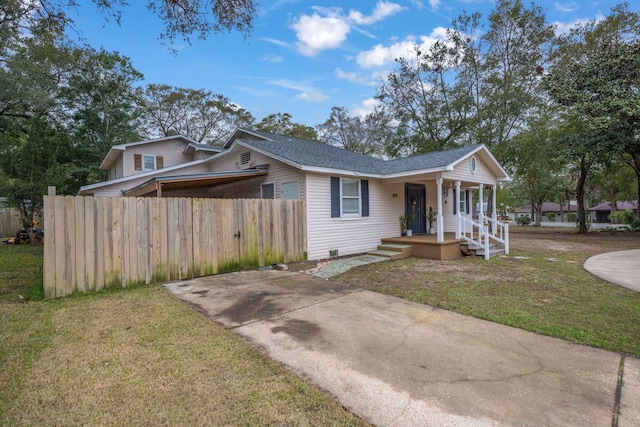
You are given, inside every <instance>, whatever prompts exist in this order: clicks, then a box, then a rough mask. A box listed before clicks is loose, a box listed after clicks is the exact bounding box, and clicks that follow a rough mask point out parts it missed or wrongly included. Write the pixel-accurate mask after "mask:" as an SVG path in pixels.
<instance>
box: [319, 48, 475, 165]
mask: <svg viewBox="0 0 640 427" xmlns="http://www.w3.org/2000/svg"><path fill="white" fill-rule="evenodd" d="M460 60H461V58H460V55H458V51H456V50H455V49H452V48H451V47H450V45H449V44H448V43H445V42H441V41H438V42H435V43H434V44H433V45H431V46H430V47H429V48H428V49H427V50H426V51H423V48H422V47H418V46H416V47H415V49H414V57H413V58H411V59H409V58H406V57H401V58H398V59H396V62H397V64H398V70H397V71H396V72H394V73H391V74H389V76H388V77H387V79H386V81H385V82H384V83H383V85H382V86H381V87H379V88H378V93H377V98H378V99H379V100H380V101H382V102H383V103H384V104H385V105H386V108H387V109H388V110H389V111H390V112H391V114H392V115H393V116H394V117H395V119H396V121H397V127H398V129H399V132H400V133H401V134H402V135H405V137H404V138H401V139H398V140H396V141H395V142H396V144H401V145H400V146H399V147H395V148H394V149H392V150H391V151H396V152H403V153H405V154H409V155H415V154H421V153H427V152H430V151H436V150H442V149H444V148H452V147H455V146H456V145H457V144H458V142H459V138H460V137H461V135H462V134H463V133H464V131H465V129H466V126H467V123H468V119H469V115H470V107H471V99H470V98H469V88H468V87H467V86H466V84H467V81H465V80H464V79H462V78H461V76H460V75H459V73H460V71H461V68H460ZM333 113H334V112H333V110H332V116H336V117H335V118H334V121H335V119H336V118H338V119H339V117H337V114H336V115H334V114H333ZM329 120H332V118H330V119H329Z"/></svg>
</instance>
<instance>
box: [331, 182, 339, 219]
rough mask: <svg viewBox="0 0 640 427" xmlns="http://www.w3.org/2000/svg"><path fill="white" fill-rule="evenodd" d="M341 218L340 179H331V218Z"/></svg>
mask: <svg viewBox="0 0 640 427" xmlns="http://www.w3.org/2000/svg"><path fill="white" fill-rule="evenodd" d="M339 217H340V178H338V177H337V176H332V177H331V218H339Z"/></svg>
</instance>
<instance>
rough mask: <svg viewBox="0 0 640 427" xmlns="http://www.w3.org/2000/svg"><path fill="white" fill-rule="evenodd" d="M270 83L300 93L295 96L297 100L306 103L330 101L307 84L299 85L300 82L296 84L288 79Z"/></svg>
mask: <svg viewBox="0 0 640 427" xmlns="http://www.w3.org/2000/svg"><path fill="white" fill-rule="evenodd" d="M269 83H270V84H272V85H276V86H280V87H283V88H286V89H291V90H294V91H298V92H300V93H299V94H297V95H296V96H295V98H296V99H302V100H304V101H315V102H322V101H326V100H327V99H329V97H328V96H327V95H325V94H323V93H322V92H320V91H319V90H318V89H316V88H314V87H312V86H309V85H307V84H305V83H299V82H295V81H292V80H287V79H279V80H271V81H270V82H269Z"/></svg>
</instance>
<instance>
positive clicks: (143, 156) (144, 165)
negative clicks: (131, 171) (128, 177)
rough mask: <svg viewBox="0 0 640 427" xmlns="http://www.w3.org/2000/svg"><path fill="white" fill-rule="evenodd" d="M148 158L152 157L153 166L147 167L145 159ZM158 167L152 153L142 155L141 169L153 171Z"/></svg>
mask: <svg viewBox="0 0 640 427" xmlns="http://www.w3.org/2000/svg"><path fill="white" fill-rule="evenodd" d="M148 158H152V159H153V168H148V167H147V159H148ZM157 168H158V164H157V163H156V156H154V155H152V154H143V155H142V170H143V171H154V170H156V169H157Z"/></svg>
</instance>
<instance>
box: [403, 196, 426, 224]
mask: <svg viewBox="0 0 640 427" xmlns="http://www.w3.org/2000/svg"><path fill="white" fill-rule="evenodd" d="M425 199H426V190H425V187H424V185H422V184H405V186H404V201H405V208H404V209H405V214H406V215H408V216H409V222H408V224H407V230H411V231H413V234H425V233H426V232H427V220H426V218H425V217H424V213H425V206H426V205H425Z"/></svg>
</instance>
